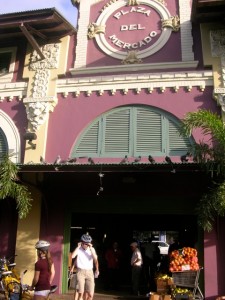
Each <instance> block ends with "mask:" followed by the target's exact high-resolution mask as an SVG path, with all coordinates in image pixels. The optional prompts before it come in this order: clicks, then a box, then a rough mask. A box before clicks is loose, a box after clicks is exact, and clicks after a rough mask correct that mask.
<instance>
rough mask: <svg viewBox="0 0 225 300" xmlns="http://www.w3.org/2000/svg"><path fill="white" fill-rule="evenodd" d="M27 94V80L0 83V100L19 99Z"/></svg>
mask: <svg viewBox="0 0 225 300" xmlns="http://www.w3.org/2000/svg"><path fill="white" fill-rule="evenodd" d="M26 94H27V83H26V82H6V83H1V84H0V102H3V101H4V100H6V101H12V100H13V99H18V100H19V101H20V100H22V99H23V97H25V95H26Z"/></svg>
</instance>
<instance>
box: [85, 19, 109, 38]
mask: <svg viewBox="0 0 225 300" xmlns="http://www.w3.org/2000/svg"><path fill="white" fill-rule="evenodd" d="M99 33H105V25H97V24H96V23H90V24H89V26H88V34H87V36H88V38H89V39H93V38H94V37H95V35H96V34H99Z"/></svg>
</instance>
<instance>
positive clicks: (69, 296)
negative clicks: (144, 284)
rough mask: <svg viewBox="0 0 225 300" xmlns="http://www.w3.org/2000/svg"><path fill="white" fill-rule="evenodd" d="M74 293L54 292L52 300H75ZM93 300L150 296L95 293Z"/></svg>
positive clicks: (139, 299)
mask: <svg viewBox="0 0 225 300" xmlns="http://www.w3.org/2000/svg"><path fill="white" fill-rule="evenodd" d="M73 295H74V292H73V291H72V290H70V291H69V292H68V293H66V294H59V295H57V294H53V295H52V296H51V300H73ZM93 300H149V297H146V295H142V296H132V295H127V294H124V293H119V292H116V293H113V292H112V293H107V292H104V293H95V294H94V297H93Z"/></svg>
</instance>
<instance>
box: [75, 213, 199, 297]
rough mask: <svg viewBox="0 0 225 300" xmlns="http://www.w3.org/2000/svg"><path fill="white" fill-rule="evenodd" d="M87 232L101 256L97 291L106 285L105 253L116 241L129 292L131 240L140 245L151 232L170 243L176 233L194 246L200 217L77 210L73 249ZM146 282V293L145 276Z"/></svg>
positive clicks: (122, 283) (123, 281) (124, 286)
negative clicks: (99, 212)
mask: <svg viewBox="0 0 225 300" xmlns="http://www.w3.org/2000/svg"><path fill="white" fill-rule="evenodd" d="M162 232H163V234H162V235H160V234H161V233H162ZM84 233H89V234H90V236H91V237H92V238H93V245H94V247H95V249H96V252H97V254H98V258H99V266H100V276H99V278H98V279H97V280H96V291H99V290H101V289H104V287H105V281H104V279H105V278H106V276H105V275H106V261H105V252H106V250H107V249H108V248H109V247H110V245H111V244H112V243H113V242H115V241H116V242H118V244H119V247H120V249H121V251H122V264H121V270H120V287H121V289H122V290H126V291H127V292H128V293H129V292H130V289H131V267H130V259H131V255H132V252H131V249H130V243H131V242H133V241H137V242H138V243H139V245H140V247H141V246H142V245H143V243H144V242H145V240H144V239H145V238H146V236H147V235H148V234H149V233H151V234H154V237H155V238H156V239H162V238H164V241H166V242H167V243H170V238H171V237H172V236H173V235H176V236H179V237H180V238H182V244H186V245H188V246H190V247H194V246H195V244H196V242H197V220H196V216H190V215H145V214H141V215H140V214H137V215H134V214H96V213H93V214H92V213H74V214H73V215H72V220H71V239H70V251H71V252H72V251H73V250H74V249H75V247H76V245H77V243H78V242H79V240H80V237H81V235H82V234H84ZM143 237H144V239H143ZM143 285H144V286H143V287H142V289H143V291H144V292H145V291H146V289H147V283H146V282H145V280H144V278H143ZM145 285H146V287H145Z"/></svg>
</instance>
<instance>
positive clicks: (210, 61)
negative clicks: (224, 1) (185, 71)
mask: <svg viewBox="0 0 225 300" xmlns="http://www.w3.org/2000/svg"><path fill="white" fill-rule="evenodd" d="M220 29H224V26H222V24H214V23H213V24H212V23H203V24H201V38H202V49H204V51H203V63H204V66H206V67H207V66H212V69H213V80H214V87H221V84H222V82H221V79H220V78H221V60H220V57H213V56H212V53H211V45H210V31H212V30H220Z"/></svg>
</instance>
